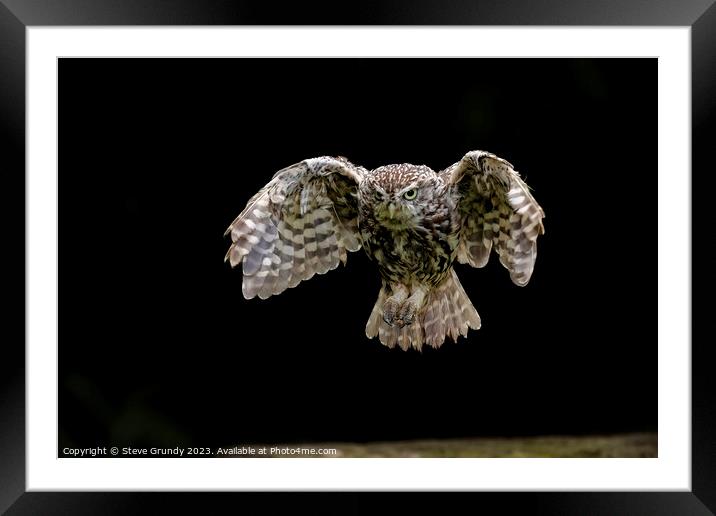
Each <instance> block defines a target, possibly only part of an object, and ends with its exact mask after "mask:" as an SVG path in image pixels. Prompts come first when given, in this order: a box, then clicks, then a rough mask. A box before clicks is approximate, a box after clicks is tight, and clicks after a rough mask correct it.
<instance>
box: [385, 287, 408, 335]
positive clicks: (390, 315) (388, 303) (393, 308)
mask: <svg viewBox="0 0 716 516" xmlns="http://www.w3.org/2000/svg"><path fill="white" fill-rule="evenodd" d="M390 290H391V296H390V297H389V298H388V299H386V300H385V303H384V304H383V320H384V321H385V322H387V323H388V324H389V325H390V326H393V325H394V324H397V325H398V326H399V327H400V328H402V327H403V326H405V324H404V323H403V321H402V319H398V317H397V315H398V311H399V310H400V307H401V305H402V304H403V301H405V300H406V299H407V298H408V295H409V294H410V292H408V289H407V287H406V286H405V285H401V284H400V283H397V284H394V285H391V286H390Z"/></svg>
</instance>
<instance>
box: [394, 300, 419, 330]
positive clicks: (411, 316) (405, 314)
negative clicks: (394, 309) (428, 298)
mask: <svg viewBox="0 0 716 516" xmlns="http://www.w3.org/2000/svg"><path fill="white" fill-rule="evenodd" d="M416 313H417V309H416V307H415V305H414V304H413V303H412V302H411V301H410V300H408V301H405V302H404V303H403V304H402V305H401V306H400V309H399V310H398V315H397V319H398V320H399V321H400V323H401V324H400V327H401V328H402V327H403V326H408V325H410V324H413V321H414V320H415V314H416Z"/></svg>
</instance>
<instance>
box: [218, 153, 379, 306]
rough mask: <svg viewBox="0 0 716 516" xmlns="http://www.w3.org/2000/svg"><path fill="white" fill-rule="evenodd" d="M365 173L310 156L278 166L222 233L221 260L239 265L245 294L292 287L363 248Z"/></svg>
mask: <svg viewBox="0 0 716 516" xmlns="http://www.w3.org/2000/svg"><path fill="white" fill-rule="evenodd" d="M365 173H366V170H365V169H364V168H362V167H357V166H355V165H353V164H352V163H350V162H349V161H348V160H346V159H345V158H332V157H327V156H324V157H320V158H312V159H307V160H304V161H301V162H300V163H296V164H295V165H291V166H290V167H287V168H284V169H283V170H279V171H278V172H277V173H276V174H275V175H274V177H273V179H272V180H271V181H270V182H269V183H268V184H267V185H266V186H264V187H263V188H262V189H261V190H259V192H258V193H257V194H256V195H254V196H253V197H252V198H251V199H250V200H249V202H248V203H247V205H246V208H244V210H243V211H242V212H241V214H240V215H239V216H238V217H237V218H236V220H234V222H232V223H231V225H230V226H229V228H228V229H227V230H226V233H225V234H230V235H231V240H232V242H233V243H232V245H231V247H230V248H229V252H228V253H227V254H226V258H225V260H228V261H229V262H230V263H231V266H232V267H235V266H236V265H238V264H239V263H241V264H242V265H243V273H244V278H243V287H242V291H243V294H244V297H245V298H246V299H251V298H253V297H255V296H256V295H258V296H259V297H260V298H261V299H266V298H267V297H269V296H272V295H275V294H280V293H281V292H283V291H284V290H286V289H287V288H291V287H295V286H296V285H298V284H299V283H300V282H301V281H303V280H307V279H310V278H311V277H313V275H314V274H316V273H318V274H325V273H326V272H328V271H329V270H332V269H335V268H336V267H338V264H339V262H343V263H344V264H345V262H346V259H347V251H357V250H358V249H360V247H361V242H360V240H359V238H360V236H359V232H358V198H357V196H358V184H359V183H360V180H361V178H362V177H363V175H364V174H365Z"/></svg>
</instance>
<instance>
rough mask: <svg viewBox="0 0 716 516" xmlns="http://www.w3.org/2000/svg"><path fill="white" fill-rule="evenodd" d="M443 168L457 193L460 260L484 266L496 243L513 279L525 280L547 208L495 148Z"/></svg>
mask: <svg viewBox="0 0 716 516" xmlns="http://www.w3.org/2000/svg"><path fill="white" fill-rule="evenodd" d="M440 174H441V175H442V176H443V178H444V180H445V181H446V182H447V183H448V184H449V185H451V187H452V188H455V189H456V193H457V198H458V210H459V211H460V216H461V218H462V227H461V230H460V235H459V239H460V240H459V244H458V254H457V258H458V261H459V262H460V263H467V264H470V265H471V266H473V267H484V266H485V265H486V264H487V261H488V259H489V257H490V251H491V249H493V248H494V249H495V251H496V252H497V254H498V255H499V257H500V263H502V265H503V266H504V267H505V268H506V269H507V270H509V271H510V278H511V279H512V281H513V282H514V283H515V284H516V285H519V286H524V285H526V284H527V282H529V280H530V277H531V276H532V271H533V270H534V264H535V260H536V258H537V237H538V236H539V235H542V234H544V225H543V224H542V219H543V218H544V211H543V210H542V208H541V207H540V205H539V204H537V201H535V199H534V197H533V196H532V194H531V193H530V191H529V187H528V186H527V184H526V183H525V182H524V181H523V180H522V178H520V175H519V173H517V171H515V169H514V167H513V166H512V165H511V164H510V163H509V162H507V161H505V160H504V159H501V158H498V157H497V156H495V155H494V154H490V153H488V152H484V151H471V152H468V153H467V154H465V156H464V157H463V158H462V159H461V160H460V161H459V162H457V163H455V164H454V165H452V166H451V167H449V168H447V169H445V170H443V171H442V172H440Z"/></svg>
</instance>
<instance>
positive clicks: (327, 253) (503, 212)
mask: <svg viewBox="0 0 716 516" xmlns="http://www.w3.org/2000/svg"><path fill="white" fill-rule="evenodd" d="M543 218H544V212H543V211H542V209H541V208H540V206H539V205H538V204H537V202H536V201H535V200H534V198H533V197H532V195H531V193H530V192H529V190H528V187H527V185H526V184H525V183H524V182H523V181H522V179H521V178H520V176H519V174H518V173H517V172H516V171H515V170H514V168H513V167H512V165H511V164H509V163H508V162H507V161H505V160H503V159H500V158H498V157H497V156H495V155H493V154H490V153H487V152H483V151H472V152H469V153H467V154H466V155H465V156H464V157H463V159H462V160H460V161H459V162H457V163H455V164H454V165H452V166H450V167H449V168H447V169H445V170H443V171H442V172H440V173H435V172H434V171H433V170H432V169H430V168H429V167H426V166H423V165H419V166H416V165H411V164H407V163H404V164H400V165H386V166H383V167H380V168H377V169H375V170H372V171H368V170H366V169H364V168H362V167H358V166H356V165H353V164H352V163H350V162H349V161H348V160H346V159H345V158H331V157H320V158H313V159H308V160H304V161H302V162H300V163H297V164H295V165H292V166H290V167H287V168H285V169H283V170H280V171H279V172H277V173H276V175H274V177H273V179H272V180H271V181H270V182H269V183H268V184H267V185H266V186H265V187H264V188H262V189H261V190H260V191H259V192H258V193H257V194H256V195H255V196H253V197H252V198H251V199H250V200H249V202H248V204H247V206H246V208H245V209H244V210H243V211H242V212H241V214H240V215H239V216H238V217H237V218H236V220H234V222H233V223H232V224H231V226H229V229H228V230H227V233H229V234H231V239H232V242H233V243H232V245H231V247H230V249H229V252H228V253H227V255H226V259H227V260H229V262H230V263H231V265H232V267H233V266H236V265H238V264H239V263H241V264H242V265H243V270H244V281H243V293H244V296H245V297H246V298H247V299H250V298H252V297H254V296H256V295H258V296H259V297H260V298H264V299H265V298H267V297H269V296H271V295H275V294H279V293H281V292H283V291H284V290H285V289H286V288H290V287H294V286H296V285H297V284H298V283H300V282H301V281H303V280H306V279H309V278H311V277H312V276H313V275H314V274H316V273H318V274H323V273H325V272H327V271H329V270H332V269H335V268H336V267H337V266H338V264H339V263H340V262H343V263H344V264H345V262H346V259H347V252H348V251H357V250H358V249H360V248H361V247H363V249H364V250H365V252H366V253H367V255H368V256H369V257H370V258H371V259H372V260H374V261H375V262H376V264H377V266H378V270H379V272H380V275H381V278H382V283H383V285H382V288H381V290H380V292H379V295H378V300H377V301H376V303H375V306H374V307H373V311H372V313H371V314H370V317H369V319H368V324H367V325H366V335H367V336H368V337H370V338H372V337H376V336H377V337H378V338H379V339H380V341H381V342H382V343H383V344H385V345H387V346H389V347H394V346H396V345H398V346H399V347H400V348H402V349H408V348H410V347H413V348H416V349H421V348H422V346H423V345H424V344H427V345H429V346H432V347H436V348H437V347H439V346H440V345H442V343H443V342H444V341H445V338H446V337H448V336H449V337H450V338H452V339H453V340H457V338H458V336H460V335H463V336H464V335H467V332H468V328H473V329H478V328H479V327H480V317H479V316H478V314H477V311H476V310H475V308H474V307H473V306H472V303H471V302H470V300H469V299H468V297H467V295H466V294H465V291H464V290H463V288H462V286H461V285H460V282H459V280H458V278H457V275H456V274H455V271H454V269H453V267H452V265H453V263H454V261H455V260H457V261H459V262H460V263H467V264H469V265H472V266H473V267H483V266H484V265H485V264H486V263H487V261H488V259H489V255H490V251H491V249H493V248H494V249H495V251H496V252H497V254H498V255H499V257H500V262H501V263H502V264H503V265H504V266H505V267H506V268H507V269H508V270H509V271H510V277H511V278H512V280H513V282H514V283H515V284H517V285H521V286H522V285H526V284H527V282H528V281H529V279H530V277H531V275H532V271H533V269H534V263H535V259H536V257H537V251H536V241H537V237H538V236H539V235H540V234H543V233H544V226H543V224H542V219H543Z"/></svg>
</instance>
